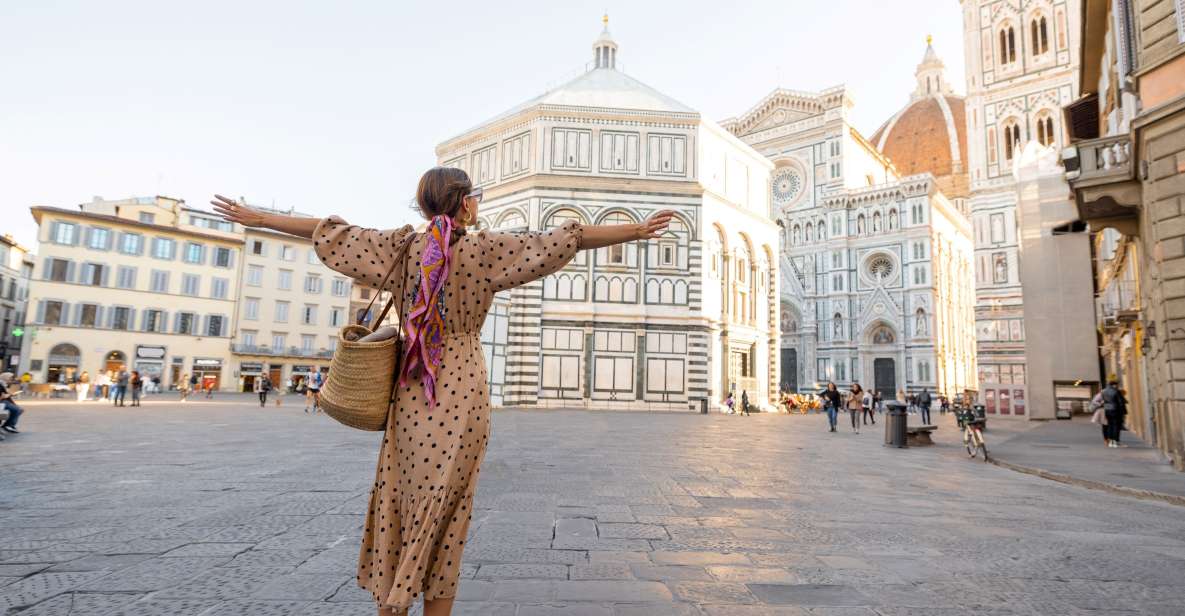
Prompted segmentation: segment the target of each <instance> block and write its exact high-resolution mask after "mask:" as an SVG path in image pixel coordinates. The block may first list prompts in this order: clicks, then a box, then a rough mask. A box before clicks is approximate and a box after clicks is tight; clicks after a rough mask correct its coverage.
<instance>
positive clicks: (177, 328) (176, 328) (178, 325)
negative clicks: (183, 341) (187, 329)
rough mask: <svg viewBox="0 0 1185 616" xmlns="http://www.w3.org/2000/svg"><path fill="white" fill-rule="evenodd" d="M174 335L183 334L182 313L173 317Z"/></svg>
mask: <svg viewBox="0 0 1185 616" xmlns="http://www.w3.org/2000/svg"><path fill="white" fill-rule="evenodd" d="M173 333H174V334H180V333H181V313H180V312H178V313H177V314H175V315H173Z"/></svg>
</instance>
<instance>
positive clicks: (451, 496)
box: [313, 216, 581, 610]
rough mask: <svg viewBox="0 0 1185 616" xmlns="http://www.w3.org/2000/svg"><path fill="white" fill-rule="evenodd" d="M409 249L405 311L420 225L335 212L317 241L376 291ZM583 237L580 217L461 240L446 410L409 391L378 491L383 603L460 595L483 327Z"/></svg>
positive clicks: (454, 272) (481, 413) (483, 419)
mask: <svg viewBox="0 0 1185 616" xmlns="http://www.w3.org/2000/svg"><path fill="white" fill-rule="evenodd" d="M413 237H414V238H415V239H414V240H413V239H412V238H413ZM407 241H412V242H413V244H412V245H411V247H410V248H409V250H408V258H409V259H410V260H409V261H408V267H407V278H406V279H405V280H396V281H392V282H391V283H389V284H388V285H387V289H389V290H391V291H392V292H394V293H403V292H404V291H405V290H407V291H408V296H407V297H408V299H407V300H405V302H404V303H405V306H404V309H405V310H406V309H409V308H410V307H411V305H412V300H411V293H412V292H414V288H415V284H416V280H417V279H418V275H419V257H420V253H421V251H422V250H423V247H424V239H423V236H413V234H412V228H411V226H410V225H409V226H405V227H403V228H401V229H394V230H388V231H377V230H374V229H363V228H361V227H356V226H352V225H349V224H347V223H346V222H345V221H344V220H342V219H341V218H338V217H336V216H333V217H330V218H327V219H325V220H323V221H321V223H320V224H318V225H317V230H316V231H315V232H314V234H313V242H314V246H315V249H316V251H317V256H319V257H320V258H321V261H323V262H324V263H325V264H326V265H328V266H329V267H331V268H333V269H334V270H336V271H338V272H341V273H342V274H345V275H347V276H350V277H351V278H354V279H355V280H358V281H359V282H360V283H362V284H364V285H367V286H370V287H377V286H379V284H380V283H381V282H382V279H383V276H384V275H385V274H386V273H387V271H388V269H390V267H391V265H392V263H393V260H394V259H395V257H396V255H397V254H398V253H399V251H400V249H401V247H402V246H403V244H404V243H405V242H407ZM580 241H581V228H580V225H579V224H577V223H576V222H574V221H569V222H568V223H566V224H565V225H563V226H561V227H559V228H557V229H553V230H551V231H549V232H547V233H529V234H504V233H495V232H491V231H481V232H479V233H474V234H468V235H460V236H459V237H457V238H456V239H455V240H454V242H453V248H452V250H453V254H452V268H451V271H450V272H449V276H448V280H447V281H446V282H445V287H444V290H443V293H444V296H445V313H444V321H445V329H446V331H447V336H446V339H445V345H444V347H445V348H444V360H443V362H442V363H441V366H440V371H439V376H438V380H437V384H436V405H435V406H434V407H432V408H428V403H427V400H426V398H425V396H424V388H423V386H422V385H421V384H420V383H419V382H418V381H417V382H415V383H409V384H408V385H407V386H406V387H401V388H399V391H398V392H397V395H396V399H395V403H394V404H393V405H392V406H391V408H390V410H389V416H388V418H387V430H386V432H385V433H384V435H383V444H382V448H381V450H380V452H379V460H378V468H377V470H376V472H375V480H374V487H373V488H372V490H371V494H370V507H369V509H368V511H367V515H366V527H365V534H364V535H363V538H362V549H361V553H360V554H359V557H358V585H359V586H361V587H362V588H365V589H366V590H368V591H370V593H371V594H372V595H374V597H375V600H376V601H378V603H379V605H381V606H385V607H392V608H395V609H397V610H400V609H406V608H408V607H410V606H411V604H412V602H413V601H415V599H416V597H417V595H419V594H420V593H424V598H425V599H440V598H447V597H453V596H455V594H456V592H457V578H458V575H459V572H460V567H461V553H462V551H463V550H464V547H465V536H466V533H467V531H468V529H469V520H470V518H471V517H472V515H473V494H474V490H475V489H476V488H477V473H478V470H479V468H480V466H481V461H482V458H483V457H484V456H485V450H486V441H487V440H488V438H489V434H490V428H489V420H490V393H489V389H488V387H487V385H486V384H487V382H488V379H487V375H486V365H485V356H484V354H483V353H482V348H481V340H480V331H481V326H482V323H483V322H485V318H486V313H487V312H488V311H489V309H490V303H491V301H492V300H493V295H494V293H497V292H498V291H502V290H505V289H509V288H512V287H516V286H519V285H523V284H526V283H528V282H531V281H533V280H537V279H539V278H542V277H543V276H546V275H548V274H551V273H553V272H555V271H557V270H559V269H560V268H562V267H563V266H564V265H565V264H567V263H568V262H569V261H571V260H572V257H573V256H575V255H576V251H577V250H579V249H580ZM397 271H398V270H397Z"/></svg>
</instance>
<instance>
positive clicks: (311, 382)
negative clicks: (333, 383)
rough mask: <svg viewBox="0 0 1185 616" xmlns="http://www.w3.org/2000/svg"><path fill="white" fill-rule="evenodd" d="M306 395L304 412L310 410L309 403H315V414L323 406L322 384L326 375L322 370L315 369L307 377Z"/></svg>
mask: <svg viewBox="0 0 1185 616" xmlns="http://www.w3.org/2000/svg"><path fill="white" fill-rule="evenodd" d="M305 383H306V387H305V397H304V412H306V413H307V412H309V404H310V403H311V404H312V405H313V414H314V415H316V414H317V411H318V410H320V408H321V385H323V384H324V383H325V377H324V376H323V375H322V374H321V371H320V370H315V369H314V370H313V371H312V372H310V373H309V376H308V378H306V379H305Z"/></svg>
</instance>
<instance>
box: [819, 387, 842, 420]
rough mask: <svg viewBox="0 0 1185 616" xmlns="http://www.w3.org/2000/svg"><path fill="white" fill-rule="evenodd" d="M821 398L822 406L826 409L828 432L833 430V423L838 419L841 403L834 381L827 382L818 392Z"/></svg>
mask: <svg viewBox="0 0 1185 616" xmlns="http://www.w3.org/2000/svg"><path fill="white" fill-rule="evenodd" d="M819 395H820V396H821V397H822V398H823V406H824V408H825V409H826V411H827V425H828V426H829V427H830V429H829V430H828V432H835V424H836V423H837V422H838V421H839V405H840V404H841V400H840V398H841V396H840V394H839V388H838V387H836V386H835V383H832V382H830V381H828V382H827V389H824V390H823V393H821V394H819Z"/></svg>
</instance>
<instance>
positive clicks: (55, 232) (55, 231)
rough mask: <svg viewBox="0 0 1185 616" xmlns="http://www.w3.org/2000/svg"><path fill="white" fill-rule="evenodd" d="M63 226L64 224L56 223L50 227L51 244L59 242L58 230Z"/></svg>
mask: <svg viewBox="0 0 1185 616" xmlns="http://www.w3.org/2000/svg"><path fill="white" fill-rule="evenodd" d="M61 226H62V223H60V222H55V223H53V224H51V225H50V226H49V241H51V242H56V241H58V229H60V228H61Z"/></svg>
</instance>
